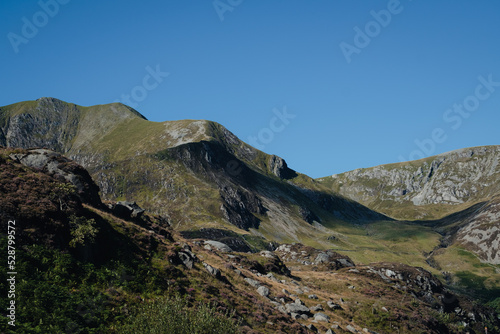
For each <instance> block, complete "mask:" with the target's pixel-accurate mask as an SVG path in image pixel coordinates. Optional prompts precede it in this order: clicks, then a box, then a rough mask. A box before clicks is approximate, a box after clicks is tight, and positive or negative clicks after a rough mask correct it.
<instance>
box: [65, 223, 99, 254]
mask: <svg viewBox="0 0 500 334" xmlns="http://www.w3.org/2000/svg"><path fill="white" fill-rule="evenodd" d="M95 225H96V222H95V220H94V219H86V218H85V217H76V216H72V217H71V221H70V226H71V236H72V237H73V239H71V241H70V242H69V245H70V246H71V247H76V246H77V245H78V244H80V245H82V246H85V244H86V243H92V242H94V241H95V237H96V235H97V232H99V229H98V228H97V227H96V226H95Z"/></svg>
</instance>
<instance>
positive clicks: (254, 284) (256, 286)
mask: <svg viewBox="0 0 500 334" xmlns="http://www.w3.org/2000/svg"><path fill="white" fill-rule="evenodd" d="M245 281H246V282H247V283H248V284H250V285H251V286H253V287H254V288H258V287H260V286H261V285H262V283H260V282H259V281H256V280H254V279H252V278H250V277H245Z"/></svg>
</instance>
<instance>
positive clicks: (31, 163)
mask: <svg viewBox="0 0 500 334" xmlns="http://www.w3.org/2000/svg"><path fill="white" fill-rule="evenodd" d="M10 158H11V159H13V160H14V161H17V162H20V163H21V164H23V165H24V166H27V167H32V168H36V169H40V170H43V171H46V172H47V173H49V174H51V175H54V176H57V177H60V178H63V179H64V180H66V181H68V182H71V184H73V186H74V187H75V188H76V191H77V194H78V195H79V196H80V197H81V199H82V201H83V202H85V203H89V204H92V205H94V206H97V207H99V206H101V205H102V203H101V199H100V197H99V187H98V186H97V185H96V184H95V183H94V181H93V180H92V178H91V177H90V175H89V173H88V172H87V171H86V170H85V169H84V168H82V167H81V166H79V165H77V164H76V163H74V162H72V161H71V160H69V159H68V158H66V157H64V156H62V155H61V154H59V153H56V152H54V151H51V150H46V149H32V150H26V151H24V152H22V153H13V154H11V155H10Z"/></svg>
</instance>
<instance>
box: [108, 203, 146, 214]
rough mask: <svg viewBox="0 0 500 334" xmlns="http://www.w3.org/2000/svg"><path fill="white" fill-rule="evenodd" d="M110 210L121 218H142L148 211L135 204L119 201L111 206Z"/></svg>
mask: <svg viewBox="0 0 500 334" xmlns="http://www.w3.org/2000/svg"><path fill="white" fill-rule="evenodd" d="M110 209H111V210H112V211H113V213H114V214H116V215H117V216H120V217H127V218H129V217H130V218H140V217H141V216H142V214H143V213H144V212H145V211H146V210H144V209H143V208H141V207H140V206H139V205H137V203H135V202H127V201H119V202H117V203H116V204H114V205H112V204H111V205H110Z"/></svg>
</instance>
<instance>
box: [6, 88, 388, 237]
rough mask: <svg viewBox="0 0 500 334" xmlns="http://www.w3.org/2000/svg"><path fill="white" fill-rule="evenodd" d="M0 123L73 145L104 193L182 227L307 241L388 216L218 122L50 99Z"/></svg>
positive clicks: (9, 111) (67, 149)
mask: <svg viewBox="0 0 500 334" xmlns="http://www.w3.org/2000/svg"><path fill="white" fill-rule="evenodd" d="M0 129H1V131H0V145H4V146H8V147H12V146H16V147H25V148H27V147H47V148H50V149H53V150H56V151H58V152H62V153H65V154H66V155H68V156H69V157H70V158H71V159H73V160H75V161H76V162H78V163H79V164H81V165H82V166H84V167H85V168H87V169H88V170H89V172H90V174H91V175H92V177H93V178H94V180H95V181H96V183H97V184H98V185H99V187H100V189H101V193H102V196H103V198H104V199H107V200H130V201H136V202H137V203H138V204H139V205H140V206H141V207H144V208H147V209H148V210H149V211H150V212H152V213H154V214H158V215H162V216H165V217H167V218H168V219H169V220H170V221H171V222H172V224H173V226H175V227H176V228H179V229H183V230H189V229H197V228H200V227H202V226H203V227H207V225H208V226H211V225H221V224H222V226H226V228H229V229H237V230H244V231H250V232H252V233H254V234H257V235H263V236H267V237H270V238H272V239H277V240H285V241H299V240H301V238H303V237H304V236H308V237H309V238H313V239H316V238H318V236H319V235H323V234H325V233H326V232H325V231H324V230H323V229H324V226H333V225H334V224H337V223H344V222H349V223H360V222H366V221H372V220H380V219H386V217H384V216H383V215H380V214H378V213H376V212H373V211H371V210H370V209H368V208H366V207H363V206H362V205H360V204H358V203H355V202H354V201H352V200H348V199H345V198H344V197H342V196H337V195H335V194H332V193H330V192H329V191H328V189H327V188H325V187H323V186H322V185H321V184H319V183H318V182H315V181H314V180H312V179H310V178H308V177H307V176H305V175H302V174H299V173H296V172H295V171H294V170H292V169H290V168H289V167H288V166H287V164H286V162H285V161H284V160H283V159H282V158H280V157H277V156H274V155H267V154H265V153H263V152H261V151H259V150H257V149H255V148H253V147H251V146H249V145H247V144H246V143H244V142H242V141H241V140H239V139H238V138H237V137H236V136H235V135H234V134H232V133H231V132H230V131H229V130H227V129H226V128H224V127H223V126H222V125H220V124H217V123H214V122H210V121H205V120H196V121H193V120H183V121H170V122H161V123H157V122H149V121H147V120H146V119H145V118H144V117H142V116H141V115H140V114H139V113H137V112H136V111H135V110H133V109H130V108H128V107H126V106H124V105H121V104H111V105H100V106H93V107H81V106H76V105H74V104H69V103H66V102H63V101H59V100H57V99H53V98H41V99H38V100H37V101H29V102H22V103H18V104H14V105H10V106H6V107H2V108H0ZM323 225H324V226H323ZM322 226H323V227H322ZM322 239H324V242H327V241H326V237H324V238H323V237H322ZM327 243H328V242H327Z"/></svg>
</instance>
